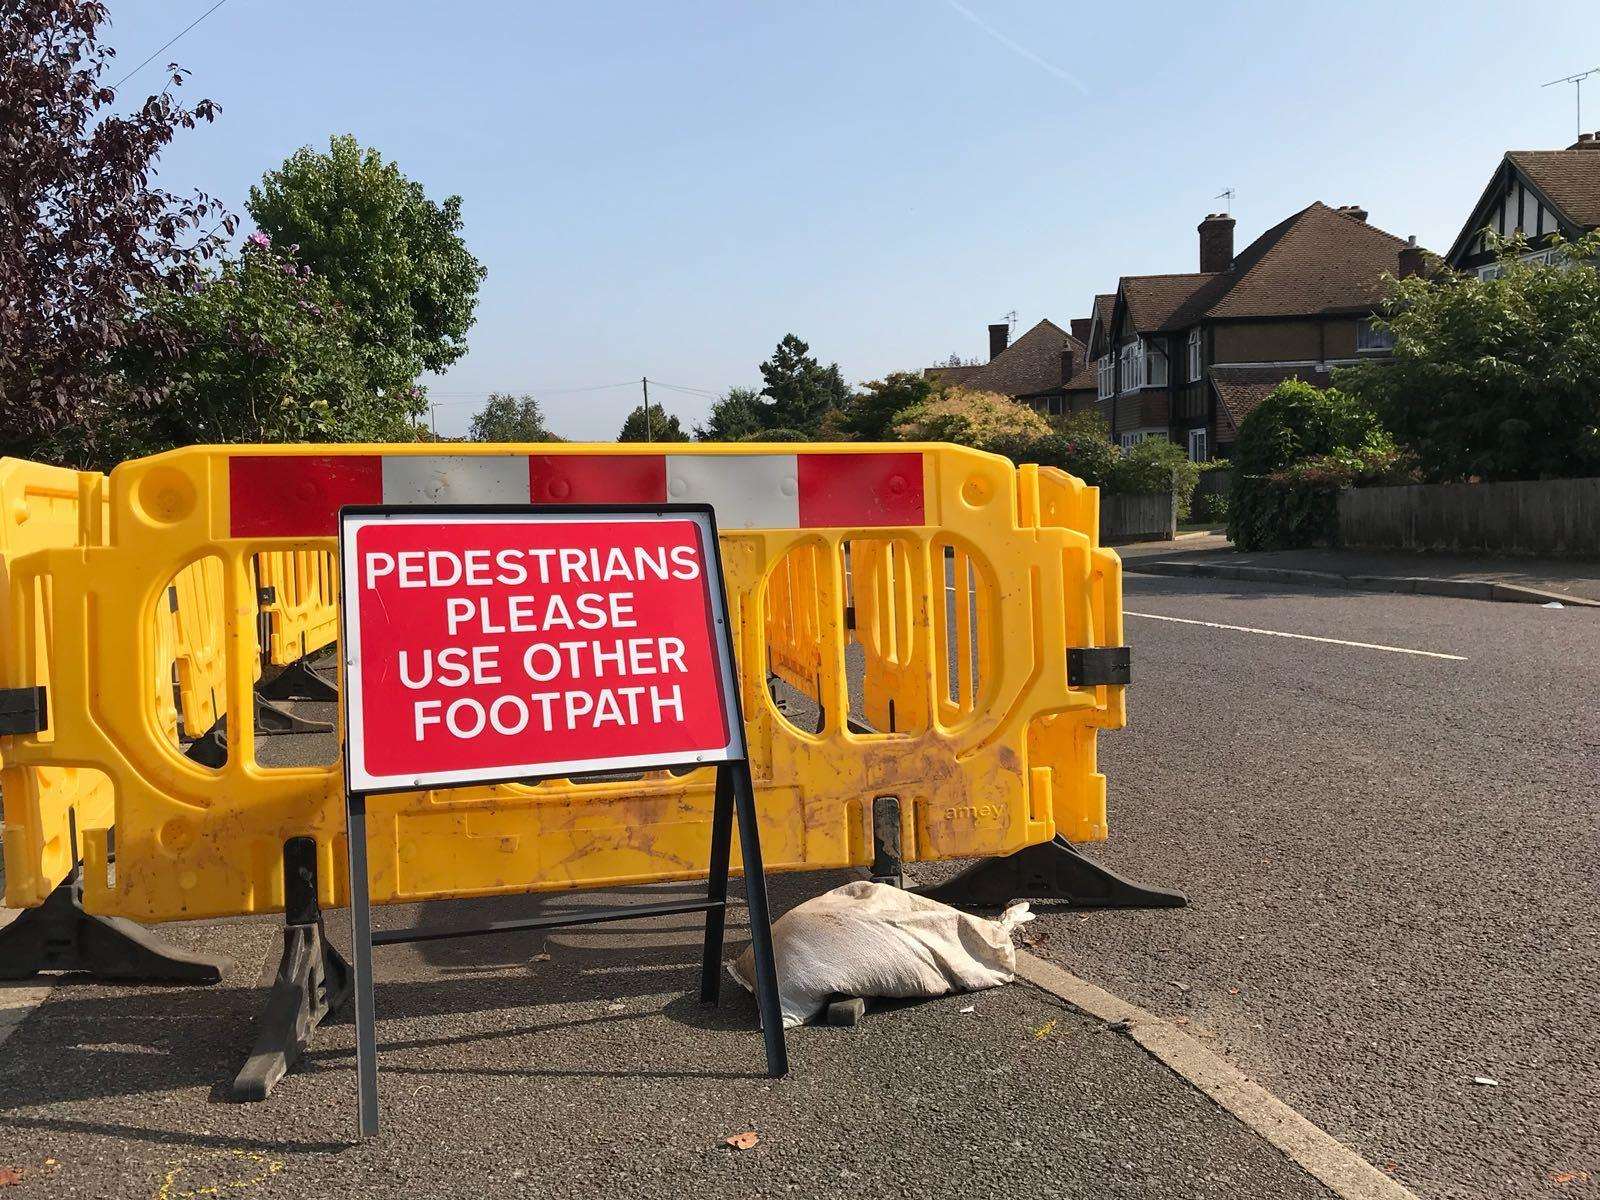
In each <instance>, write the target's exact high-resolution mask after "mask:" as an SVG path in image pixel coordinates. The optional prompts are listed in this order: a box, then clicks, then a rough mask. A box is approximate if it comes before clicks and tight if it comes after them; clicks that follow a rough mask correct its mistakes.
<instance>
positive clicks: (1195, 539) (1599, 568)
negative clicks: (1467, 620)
mask: <svg viewBox="0 0 1600 1200" xmlns="http://www.w3.org/2000/svg"><path fill="white" fill-rule="evenodd" d="M1117 553H1118V554H1120V555H1121V556H1122V558H1123V560H1124V561H1125V562H1126V563H1127V565H1128V569H1129V571H1130V572H1145V571H1154V570H1156V567H1155V566H1154V564H1156V563H1158V562H1159V563H1162V564H1167V563H1170V564H1176V565H1177V566H1179V567H1185V566H1186V567H1189V568H1191V569H1195V568H1198V569H1200V570H1216V569H1219V568H1220V569H1223V570H1228V569H1232V568H1242V569H1243V570H1244V571H1245V572H1256V573H1261V572H1280V571H1291V572H1301V573H1309V574H1310V575H1312V576H1315V575H1323V576H1327V577H1329V578H1328V579H1327V580H1326V582H1334V581H1336V580H1340V579H1343V580H1349V581H1351V582H1350V586H1353V587H1359V588H1362V589H1371V590H1393V588H1394V587H1396V586H1398V585H1404V584H1407V583H1409V584H1411V585H1412V586H1410V587H1400V589H1399V590H1403V591H1423V592H1426V591H1429V590H1433V591H1435V592H1440V593H1443V594H1448V591H1447V589H1448V588H1449V586H1450V585H1451V584H1454V585H1456V587H1457V588H1458V589H1460V591H1459V594H1460V595H1462V596H1472V595H1473V594H1475V593H1481V598H1483V599H1502V600H1504V599H1509V600H1520V601H1522V602H1529V601H1532V602H1542V601H1544V600H1547V599H1556V600H1561V599H1565V600H1567V601H1569V602H1573V603H1600V562H1586V561H1583V560H1580V559H1554V558H1527V557H1523V558H1518V557H1508V556H1504V555H1467V554H1422V553H1408V552H1405V551H1390V550H1360V549H1349V548H1337V549H1329V548H1319V549H1308V550H1249V551H1243V550H1237V549H1235V548H1234V546H1233V543H1231V542H1230V541H1228V539H1227V537H1226V535H1222V534H1216V533H1209V534H1189V535H1186V536H1181V537H1178V538H1177V539H1175V540H1173V541H1169V542H1142V543H1137V544H1134V545H1128V546H1119V547H1117ZM1290 581H1291V580H1290V579H1289V578H1287V577H1285V578H1284V579H1282V580H1280V582H1290ZM1418 581H1426V586H1419V584H1418ZM1301 582H1304V583H1308V584H1315V583H1316V582H1318V581H1317V580H1316V579H1315V578H1314V577H1313V578H1307V579H1304V580H1302V581H1301ZM1496 584H1499V585H1501V588H1500V590H1499V592H1498V594H1497V593H1496V592H1495V589H1494V586H1493V585H1496ZM1480 585H1483V586H1480ZM1546 594H1547V595H1546Z"/></svg>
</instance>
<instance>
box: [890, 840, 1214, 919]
mask: <svg viewBox="0 0 1600 1200" xmlns="http://www.w3.org/2000/svg"><path fill="white" fill-rule="evenodd" d="M922 894H923V895H924V896H927V897H929V898H931V899H934V900H939V901H942V902H943V903H945V904H955V905H967V906H969V907H973V908H1003V907H1005V906H1006V905H1007V904H1010V903H1011V902H1012V901H1013V900H1063V901H1065V902H1067V903H1068V904H1073V905H1077V906H1078V907H1080V908H1182V907H1183V906H1184V905H1186V904H1188V903H1189V898H1188V897H1187V896H1185V895H1184V894H1183V893H1182V892H1174V891H1170V890H1168V889H1167V888H1159V887H1151V886H1149V885H1148V884H1143V883H1135V882H1134V881H1133V880H1131V879H1125V878H1123V877H1122V876H1121V875H1118V874H1117V873H1116V872H1115V871H1113V870H1111V869H1110V868H1108V867H1103V866H1101V865H1100V864H1099V863H1097V862H1095V861H1094V860H1093V859H1090V858H1085V857H1084V856H1083V855H1082V854H1080V853H1078V849H1077V847H1075V846H1074V845H1073V844H1072V843H1071V842H1069V841H1067V839H1066V838H1063V837H1058V838H1056V839H1055V840H1054V841H1049V842H1041V843H1040V844H1039V845H1037V846H1029V847H1028V848H1027V849H1025V850H1019V851H1017V852H1016V853H1015V854H1009V855H1007V856H1006V857H1004V858H986V859H984V860H983V861H982V862H980V863H976V864H974V865H973V866H970V867H968V868H967V869H966V870H965V871H963V872H961V874H959V875H957V876H956V877H955V878H954V879H951V880H949V881H947V882H945V883H941V884H939V885H938V886H937V887H931V888H924V889H922Z"/></svg>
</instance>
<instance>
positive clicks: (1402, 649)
mask: <svg viewBox="0 0 1600 1200" xmlns="http://www.w3.org/2000/svg"><path fill="white" fill-rule="evenodd" d="M1122 615H1123V616H1125V617H1144V618H1146V619H1147V620H1151V621H1176V622H1177V623H1178V624H1180V625H1203V626H1205V627H1206V628H1207V629H1231V630H1232V631H1233V632H1235V633H1260V634H1264V635H1266V636H1267V637H1281V638H1294V639H1295V640H1296V641H1301V642H1324V643H1326V644H1328V645H1330V646H1354V647H1356V648H1357V649H1358V650H1382V651H1384V652H1385V653H1387V654H1415V655H1418V656H1420V657H1422V658H1443V659H1446V660H1448V661H1450V662H1466V661H1467V659H1466V656H1465V655H1463V654H1440V653H1439V652H1438V651H1437V650H1412V649H1410V648H1408V647H1406V646H1384V645H1380V644H1379V643H1377V642H1347V641H1345V640H1344V639H1343V638H1329V637H1314V636H1312V635H1311V634H1309V633H1285V632H1284V631H1283V630H1281V629H1257V628H1256V627H1255V626H1253V625H1224V624H1222V623H1221V622H1220V621H1196V620H1194V619H1193V618H1191V617H1168V616H1163V615H1162V614H1161V613H1146V612H1132V611H1129V610H1126V609H1125V610H1123V614H1122Z"/></svg>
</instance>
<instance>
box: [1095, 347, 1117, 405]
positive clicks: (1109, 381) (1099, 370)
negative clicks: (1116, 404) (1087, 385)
mask: <svg viewBox="0 0 1600 1200" xmlns="http://www.w3.org/2000/svg"><path fill="white" fill-rule="evenodd" d="M1094 370H1095V383H1096V385H1097V386H1096V391H1097V392H1098V393H1099V396H1100V399H1102V400H1109V399H1110V398H1111V397H1112V396H1113V395H1115V394H1116V390H1117V360H1116V357H1115V356H1114V355H1110V354H1104V355H1101V357H1100V361H1099V362H1097V363H1096V364H1095V368H1094Z"/></svg>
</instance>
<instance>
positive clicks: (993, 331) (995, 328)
mask: <svg viewBox="0 0 1600 1200" xmlns="http://www.w3.org/2000/svg"><path fill="white" fill-rule="evenodd" d="M1010 344H1011V326H1010V325H1009V324H1008V323H1007V322H1005V321H1001V322H999V323H997V324H994V325H991V326H989V361H990V362H993V361H994V360H995V359H997V358H999V357H1000V356H1001V355H1002V354H1004V353H1005V351H1006V347H1007V346H1009V345H1010Z"/></svg>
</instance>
